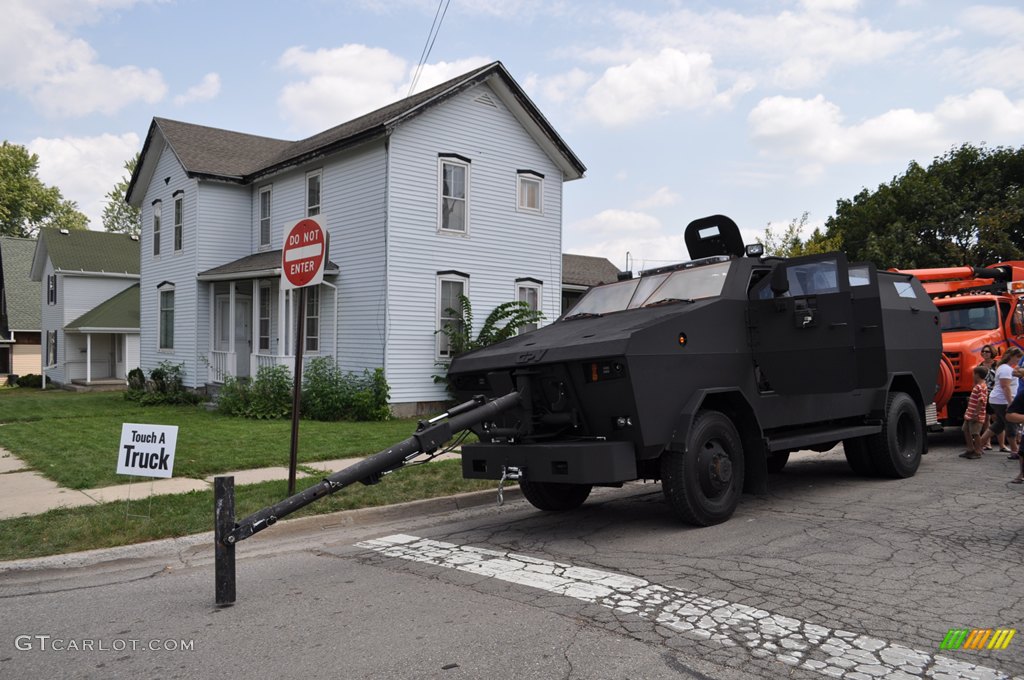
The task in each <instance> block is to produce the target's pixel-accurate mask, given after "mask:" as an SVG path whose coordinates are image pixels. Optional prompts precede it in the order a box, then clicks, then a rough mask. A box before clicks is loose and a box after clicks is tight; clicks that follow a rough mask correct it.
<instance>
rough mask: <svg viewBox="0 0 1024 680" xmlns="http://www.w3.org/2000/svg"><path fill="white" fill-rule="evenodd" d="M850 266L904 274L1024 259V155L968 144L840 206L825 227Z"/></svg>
mask: <svg viewBox="0 0 1024 680" xmlns="http://www.w3.org/2000/svg"><path fill="white" fill-rule="evenodd" d="M825 226H826V228H827V234H828V236H829V237H830V238H836V239H837V240H838V242H839V243H840V245H841V249H842V250H844V251H845V252H846V253H847V255H848V257H849V258H850V259H851V260H869V261H872V262H874V263H875V264H876V265H878V266H879V267H883V268H888V267H900V268H904V269H910V268H923V267H948V266H953V265H960V264H969V265H985V264H992V263H994V262H998V261H1000V260H1010V259H1017V258H1020V257H1022V254H1024V147H1021V148H1019V149H1012V148H1005V147H997V148H993V149H987V148H985V147H975V146H972V145H971V144H964V145H962V146H959V147H954V148H952V149H951V150H950V151H948V152H947V153H946V154H944V155H942V156H939V157H937V158H935V159H934V160H933V161H932V163H931V164H930V165H929V166H928V167H927V168H923V167H921V166H920V165H919V164H917V163H914V162H911V163H910V165H909V166H907V170H906V172H904V173H903V174H902V175H899V176H897V177H894V178H893V179H892V181H891V182H889V183H888V184H881V185H879V186H878V188H877V189H876V190H875V191H868V190H867V189H864V190H862V191H861V192H860V193H858V194H857V195H856V196H854V197H853V198H852V199H842V200H840V201H838V203H837V204H836V214H835V216H834V217H831V218H829V219H828V221H827V222H826V223H825Z"/></svg>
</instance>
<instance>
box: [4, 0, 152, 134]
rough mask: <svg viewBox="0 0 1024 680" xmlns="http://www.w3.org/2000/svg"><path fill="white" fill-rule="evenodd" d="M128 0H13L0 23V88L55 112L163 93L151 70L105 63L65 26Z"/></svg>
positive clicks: (107, 107)
mask: <svg viewBox="0 0 1024 680" xmlns="http://www.w3.org/2000/svg"><path fill="white" fill-rule="evenodd" d="M130 4H132V3H131V2H130V1H129V0H107V1H106V2H104V1H103V0H95V1H94V2H91V3H75V2H70V1H69V0H52V1H50V2H46V1H33V0H13V1H12V2H8V3H6V4H5V6H4V21H3V23H2V24H0V88H4V89H11V90H14V91H16V92H18V93H19V94H21V95H23V96H25V97H26V98H28V99H29V100H30V101H32V102H33V104H34V105H35V106H36V108H37V109H39V110H40V111H41V112H42V113H43V114H45V115H47V116H54V117H62V116H66V117H72V116H84V115H88V114H91V113H97V112H98V113H103V114H112V113H115V112H117V111H119V110H120V109H122V108H124V107H125V106H127V105H128V104H131V103H132V102H135V101H145V102H148V103H154V102H157V101H160V100H161V99H162V98H163V97H164V95H165V94H166V92H167V86H166V84H165V83H164V80H163V76H162V75H161V74H160V72H159V71H157V70H156V69H144V68H140V67H138V66H116V67H115V66H108V65H106V64H102V63H99V57H98V55H97V53H96V51H95V50H94V49H93V48H92V46H91V45H89V43H87V42H86V41H84V40H82V39H80V38H75V37H73V35H72V34H71V33H69V30H70V29H72V28H74V27H76V26H77V25H79V24H81V23H84V22H88V21H92V20H95V19H96V18H97V17H98V16H100V15H101V14H102V13H103V12H104V11H107V10H110V9H115V8H120V7H125V6H129V5H130Z"/></svg>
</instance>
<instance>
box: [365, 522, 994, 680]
mask: <svg viewBox="0 0 1024 680" xmlns="http://www.w3.org/2000/svg"><path fill="white" fill-rule="evenodd" d="M356 545H357V546H359V547H362V548H368V549H370V550H374V551H376V552H379V553H381V554H383V555H387V556H388V557H396V558H399V559H403V560H411V561H414V562H425V563H427V564H432V565H435V566H438V567H447V568H450V569H457V570H459V571H465V572H469V573H472V574H478V575H480V576H487V577H491V578H496V579H499V580H501V581H507V582H509V583H517V584H519V585H523V586H528V587H530V588H538V589H540V590H544V591H547V592H550V593H555V594H558V595H564V596H566V597H571V598H574V599H577V600H581V601H583V602H590V603H594V604H599V605H601V606H604V607H608V608H609V609H612V610H614V611H616V612H620V613H623V614H633V615H636V616H640V617H642V618H646V619H649V620H652V621H656V622H657V623H658V624H660V625H662V626H665V627H666V628H670V629H672V630H675V631H678V632H680V633H684V634H687V635H691V636H694V637H697V638H700V639H705V640H715V641H717V642H720V643H722V644H723V645H729V646H736V645H742V646H744V647H747V648H749V649H750V651H751V653H752V654H753V655H754V656H757V657H774V658H775V659H777V660H779V661H782V662H783V663H786V664H789V665H792V666H796V667H799V668H803V669H807V670H812V671H816V672H818V673H821V674H823V675H826V676H828V677H832V678H843V679H845V680H873V679H875V678H885V679H886V680H912V679H913V678H920V677H930V678H935V679H936V680H999V679H1003V678H1010V676H1009V675H1007V674H1006V673H1003V672H1002V671H999V670H996V669H994V668H987V667H985V666H977V665H974V664H970V663H966V662H963V661H958V660H956V659H952V658H949V657H945V656H939V655H936V654H933V653H932V652H926V651H920V650H916V649H911V648H909V647H904V646H902V645H898V644H894V643H891V642H886V641H885V640H878V639H874V638H870V637H867V636H865V635H858V634H857V633H851V632H848V631H843V630H832V629H829V628H826V627H824V626H818V625H815V624H812V623H807V622H804V621H799V620H797V619H792V618H789V617H785V616H780V615H778V614H773V613H771V612H769V611H765V610H763V609H756V608H754V607H748V606H745V605H742V604H733V603H731V602H726V601H725V600H713V599H710V598H707V597H703V596H701V595H698V594H696V593H688V592H685V591H683V590H680V589H678V588H671V587H666V586H660V585H657V584H654V583H651V582H649V581H646V580H644V579H641V578H636V577H633V576H624V575H622V574H615V573H612V572H607V571H599V570H596V569H587V568H583V567H574V566H572V565H570V564H561V563H559V562H551V561H549V560H541V559H537V558H534V557H527V556H525V555H516V554H513V553H507V552H497V551H494V550H487V549H485V548H474V547H472V546H460V545H456V544H454V543H444V542H441V541H432V540H429V539H424V538H419V537H417V536H407V535H404V534H397V535H394V536H387V537H384V538H379V539H375V540H371V541H363V542H361V543H357V544H356ZM940 642H941V641H940V640H936V642H935V645H936V647H938V645H939V643H940Z"/></svg>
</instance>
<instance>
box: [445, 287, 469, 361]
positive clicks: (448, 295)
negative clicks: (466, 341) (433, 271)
mask: <svg viewBox="0 0 1024 680" xmlns="http://www.w3.org/2000/svg"><path fill="white" fill-rule="evenodd" d="M468 296H469V280H468V277H467V276H466V275H465V274H460V273H458V272H442V273H439V274H438V275H437V328H438V330H439V331H441V330H443V329H444V328H446V327H447V328H451V333H452V334H454V335H460V334H462V333H463V332H465V331H466V330H467V329H466V328H465V322H464V321H463V318H462V301H461V299H460V297H468ZM468 330H470V331H471V330H472V329H468ZM437 356H438V357H441V358H448V357H451V356H452V341H451V338H450V337H449V335H448V334H447V333H443V332H439V333H437Z"/></svg>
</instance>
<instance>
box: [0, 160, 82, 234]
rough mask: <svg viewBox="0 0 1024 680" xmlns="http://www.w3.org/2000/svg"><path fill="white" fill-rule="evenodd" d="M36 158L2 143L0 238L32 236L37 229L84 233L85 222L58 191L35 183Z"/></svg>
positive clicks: (39, 181) (37, 180)
mask: <svg viewBox="0 0 1024 680" xmlns="http://www.w3.org/2000/svg"><path fill="white" fill-rule="evenodd" d="M38 169H39V156H37V155H36V154H34V153H29V151H28V149H26V148H25V147H23V146H21V145H19V144H11V143H10V142H8V141H6V140H5V141H4V142H3V144H2V145H0V235H2V236H33V235H34V234H35V233H36V232H38V231H39V229H40V228H41V227H55V228H58V229H86V228H87V227H88V226H89V218H87V217H86V216H85V215H83V214H82V213H81V212H79V211H78V205H77V204H76V203H75V202H74V201H69V200H67V199H65V198H64V197H63V196H62V195H61V193H60V189H58V188H57V187H48V186H46V185H45V184H43V182H42V181H41V180H40V179H39V176H38V174H37V171H38Z"/></svg>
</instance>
